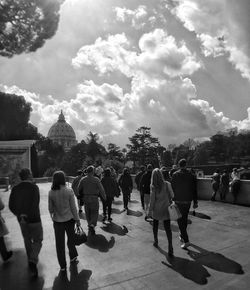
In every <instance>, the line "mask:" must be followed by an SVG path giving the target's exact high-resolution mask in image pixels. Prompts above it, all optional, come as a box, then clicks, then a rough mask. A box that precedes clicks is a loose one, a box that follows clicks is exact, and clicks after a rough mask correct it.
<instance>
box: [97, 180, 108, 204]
mask: <svg viewBox="0 0 250 290" xmlns="http://www.w3.org/2000/svg"><path fill="white" fill-rule="evenodd" d="M97 186H98V190H99V194H100V196H101V198H102V199H104V200H106V194H105V190H104V187H103V186H102V184H101V181H100V180H99V179H98V182H97Z"/></svg>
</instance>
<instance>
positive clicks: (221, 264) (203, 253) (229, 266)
mask: <svg viewBox="0 0 250 290" xmlns="http://www.w3.org/2000/svg"><path fill="white" fill-rule="evenodd" d="M191 246H192V247H193V248H194V249H196V250H197V251H192V250H190V248H189V249H188V255H189V256H190V257H191V258H192V259H194V260H195V261H198V262H199V263H200V264H202V265H204V266H206V267H208V268H211V269H214V270H216V271H220V272H225V273H232V274H240V275H241V274H244V271H243V269H242V266H241V265H240V264H239V263H237V262H235V261H233V260H231V259H229V258H227V257H225V256H224V255H222V254H219V253H215V252H210V251H208V250H205V249H203V248H201V247H199V246H196V245H194V244H191Z"/></svg>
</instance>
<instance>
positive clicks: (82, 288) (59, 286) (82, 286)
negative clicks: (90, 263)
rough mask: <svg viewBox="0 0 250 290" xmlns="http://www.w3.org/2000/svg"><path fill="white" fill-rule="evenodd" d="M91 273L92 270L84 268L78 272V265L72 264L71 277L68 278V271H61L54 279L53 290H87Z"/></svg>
mask: <svg viewBox="0 0 250 290" xmlns="http://www.w3.org/2000/svg"><path fill="white" fill-rule="evenodd" d="M91 274H92V271H90V270H82V271H81V272H80V273H78V269H77V265H74V266H71V267H70V278H68V276H67V273H64V274H62V273H61V272H59V274H58V276H57V277H56V278H55V280H54V283H53V287H52V290H66V289H67V290H87V289H88V287H89V278H90V276H91Z"/></svg>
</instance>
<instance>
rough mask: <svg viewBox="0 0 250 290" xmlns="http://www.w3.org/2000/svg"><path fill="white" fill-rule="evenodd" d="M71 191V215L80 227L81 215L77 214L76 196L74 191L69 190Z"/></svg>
mask: <svg viewBox="0 0 250 290" xmlns="http://www.w3.org/2000/svg"><path fill="white" fill-rule="evenodd" d="M69 190H70V193H69V206H70V210H71V213H72V215H73V217H74V220H75V221H76V224H77V225H79V226H80V225H81V223H80V218H79V215H78V213H77V207H76V200H75V195H74V192H73V190H72V189H69Z"/></svg>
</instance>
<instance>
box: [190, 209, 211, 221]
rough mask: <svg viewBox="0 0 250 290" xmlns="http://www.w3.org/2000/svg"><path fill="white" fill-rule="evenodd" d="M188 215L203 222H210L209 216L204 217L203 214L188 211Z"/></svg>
mask: <svg viewBox="0 0 250 290" xmlns="http://www.w3.org/2000/svg"><path fill="white" fill-rule="evenodd" d="M189 215H192V216H195V217H198V218H200V219H204V220H211V217H210V216H209V215H206V214H204V213H201V212H197V211H190V212H189Z"/></svg>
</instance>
